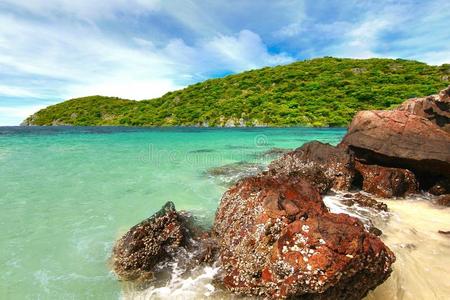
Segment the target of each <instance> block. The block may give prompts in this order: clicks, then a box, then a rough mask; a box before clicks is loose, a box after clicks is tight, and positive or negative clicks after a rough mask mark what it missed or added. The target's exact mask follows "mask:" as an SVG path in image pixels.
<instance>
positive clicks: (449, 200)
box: [436, 194, 450, 207]
mask: <svg viewBox="0 0 450 300" xmlns="http://www.w3.org/2000/svg"><path fill="white" fill-rule="evenodd" d="M436 203H437V204H439V205H442V206H449V207H450V194H447V195H442V196H439V197H438V198H437V199H436Z"/></svg>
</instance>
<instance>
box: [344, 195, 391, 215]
mask: <svg viewBox="0 0 450 300" xmlns="http://www.w3.org/2000/svg"><path fill="white" fill-rule="evenodd" d="M343 198H344V200H343V201H342V203H344V204H345V205H348V206H352V205H354V204H358V205H359V206H363V207H370V208H374V209H376V210H378V211H388V207H387V205H386V203H383V202H379V201H377V200H375V199H373V198H372V197H370V196H367V195H363V194H361V193H356V194H345V195H343Z"/></svg>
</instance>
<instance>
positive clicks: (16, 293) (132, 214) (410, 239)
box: [0, 127, 450, 300]
mask: <svg viewBox="0 0 450 300" xmlns="http://www.w3.org/2000/svg"><path fill="white" fill-rule="evenodd" d="M344 134H345V130H344V129H313V128H277V129H275V128H273V129H271V128H253V129H249V128H246V129H197V128H176V129H147V128H116V127H84V128H76V127H55V128H52V127H45V128H41V127H24V128H21V127H3V128H2V127H0V208H1V209H0V299H120V298H124V299H166V298H171V299H202V298H206V297H212V298H216V299H217V298H219V299H228V298H230V295H229V294H227V293H224V292H223V291H217V290H215V289H214V287H213V286H212V285H211V279H212V277H213V276H214V274H215V272H216V271H217V269H216V268H214V267H208V268H203V269H199V270H197V272H194V273H193V274H194V275H195V276H193V277H190V278H181V277H177V276H174V278H173V279H172V280H171V282H169V283H168V284H167V285H166V286H163V287H158V288H156V287H155V288H153V287H150V288H148V289H146V290H135V289H133V288H130V287H129V286H126V285H123V284H121V283H119V282H118V281H117V279H116V278H115V276H114V274H113V273H112V272H111V270H110V268H109V265H108V259H109V257H110V254H111V248H112V246H113V244H114V242H115V240H116V239H117V238H119V237H120V236H121V234H123V233H124V232H126V231H127V230H128V229H129V228H130V227H131V226H133V225H134V224H136V223H138V222H140V221H141V220H143V219H145V218H147V217H149V216H150V215H152V214H153V213H154V212H155V211H157V210H159V208H160V207H161V206H162V205H163V204H164V203H165V202H166V201H169V200H170V201H173V202H174V203H175V205H176V207H177V209H179V210H181V209H184V210H189V211H191V212H193V213H194V214H195V215H196V216H197V217H198V218H199V220H200V221H201V222H203V223H204V224H206V225H207V224H210V223H211V222H212V220H213V218H214V213H215V210H216V208H217V206H218V203H219V200H220V197H221V195H222V193H223V192H224V191H225V190H226V188H227V184H229V182H230V180H235V179H236V178H232V177H233V174H236V172H238V173H239V174H251V173H252V172H255V171H257V170H259V169H260V168H262V167H263V166H264V165H265V164H267V163H268V162H269V161H270V160H271V159H273V158H274V157H273V156H271V155H262V154H264V153H265V152H266V151H268V150H271V149H274V148H283V149H293V148H296V147H299V146H301V145H302V144H303V143H305V142H308V141H311V140H319V141H322V142H328V143H331V144H337V143H338V142H339V141H340V139H341V138H342V136H343V135H344ZM221 166H226V168H217V167H221ZM211 170H214V172H211ZM327 204H329V206H330V207H331V208H332V210H335V211H342V210H344V211H346V210H347V212H348V213H353V214H355V215H356V216H359V217H361V218H364V215H365V214H367V213H370V212H364V209H362V210H357V211H349V210H348V209H346V208H345V207H342V206H340V205H339V197H338V196H335V197H331V198H327ZM388 204H389V206H392V209H391V213H390V215H389V216H387V217H386V218H379V220H378V221H377V222H378V223H377V224H376V225H377V226H379V227H380V228H381V229H382V230H383V231H384V232H385V234H384V235H383V239H384V240H385V241H386V243H388V245H389V246H390V247H392V249H393V250H394V252H395V253H397V256H398V258H399V260H398V262H397V263H396V265H395V271H394V274H393V276H392V277H391V279H389V280H388V282H386V283H385V284H383V285H382V286H380V287H379V288H377V289H376V291H375V292H374V293H371V294H370V295H369V296H368V298H369V299H377V300H380V299H388V298H391V299H445V295H447V296H448V295H449V294H450V286H449V282H450V280H446V279H449V277H448V266H449V265H450V261H449V259H450V238H449V237H447V236H443V235H440V234H438V233H437V230H438V229H442V230H450V218H449V217H450V212H449V209H448V208H445V209H444V208H438V207H436V206H435V205H433V204H432V203H431V201H430V200H429V199H427V198H426V197H422V198H420V199H408V200H392V201H389V203H388ZM361 211H362V212H363V213H361ZM411 245H413V246H411ZM409 270H410V271H409ZM414 295H415V296H416V297H414ZM386 297H388V298H386Z"/></svg>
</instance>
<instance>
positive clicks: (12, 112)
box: [0, 105, 45, 126]
mask: <svg viewBox="0 0 450 300" xmlns="http://www.w3.org/2000/svg"><path fill="white" fill-rule="evenodd" d="M44 107H45V105H30V106H19V107H9V106H0V126H14V125H19V124H20V122H22V121H23V120H25V119H26V118H28V117H29V116H30V115H32V114H33V113H35V112H36V111H38V110H40V109H42V108H44Z"/></svg>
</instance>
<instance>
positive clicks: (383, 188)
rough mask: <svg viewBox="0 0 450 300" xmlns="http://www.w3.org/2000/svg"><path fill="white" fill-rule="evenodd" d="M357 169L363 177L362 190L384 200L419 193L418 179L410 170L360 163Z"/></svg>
mask: <svg viewBox="0 0 450 300" xmlns="http://www.w3.org/2000/svg"><path fill="white" fill-rule="evenodd" d="M355 169H356V170H357V171H358V173H359V174H360V175H361V176H362V179H363V182H362V189H363V190H364V191H365V192H368V193H371V194H373V195H376V196H379V197H384V198H390V197H403V196H405V195H409V194H415V193H418V191H419V186H418V183H417V180H416V177H415V176H414V174H413V173H412V172H411V171H409V170H406V169H400V168H387V167H381V166H376V165H365V164H362V163H360V162H356V163H355Z"/></svg>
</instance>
